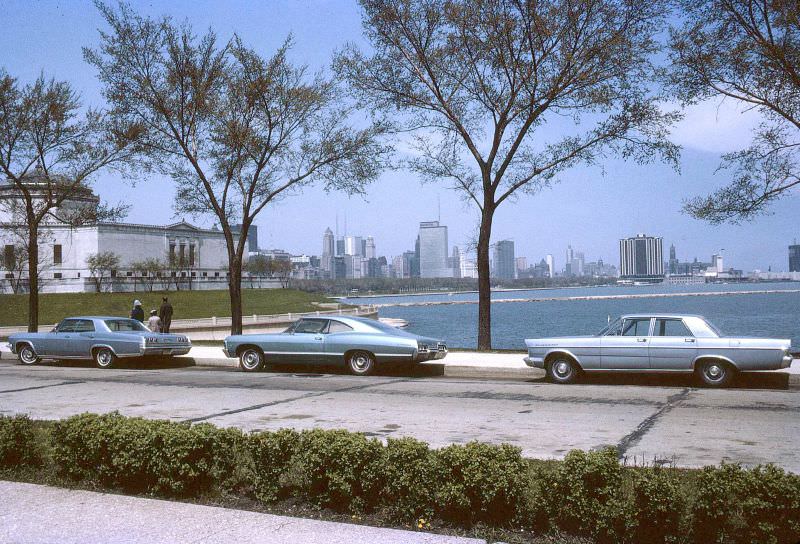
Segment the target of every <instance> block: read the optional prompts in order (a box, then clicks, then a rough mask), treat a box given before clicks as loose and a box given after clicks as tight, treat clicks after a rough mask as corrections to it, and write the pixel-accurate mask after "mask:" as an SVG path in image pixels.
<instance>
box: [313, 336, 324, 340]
mask: <svg viewBox="0 0 800 544" xmlns="http://www.w3.org/2000/svg"><path fill="white" fill-rule="evenodd" d="M314 340H322V337H321V336H315V337H314Z"/></svg>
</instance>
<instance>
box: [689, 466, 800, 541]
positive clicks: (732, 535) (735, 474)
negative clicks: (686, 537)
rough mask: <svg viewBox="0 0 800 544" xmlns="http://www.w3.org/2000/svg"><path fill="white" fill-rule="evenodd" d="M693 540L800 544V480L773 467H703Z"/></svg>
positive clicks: (699, 479) (693, 524)
mask: <svg viewBox="0 0 800 544" xmlns="http://www.w3.org/2000/svg"><path fill="white" fill-rule="evenodd" d="M697 489H698V492H697V497H696V498H695V503H694V516H693V519H692V528H693V531H692V532H693V535H694V539H695V542H763V543H783V542H797V541H798V540H800V477H798V476H796V475H792V474H787V473H786V472H784V471H783V470H781V469H779V468H776V467H774V466H771V465H767V466H766V467H756V468H754V469H752V470H750V471H748V470H745V469H743V468H742V467H740V466H739V465H722V466H720V467H706V468H704V469H703V470H702V471H701V473H700V476H699V477H698V480H697Z"/></svg>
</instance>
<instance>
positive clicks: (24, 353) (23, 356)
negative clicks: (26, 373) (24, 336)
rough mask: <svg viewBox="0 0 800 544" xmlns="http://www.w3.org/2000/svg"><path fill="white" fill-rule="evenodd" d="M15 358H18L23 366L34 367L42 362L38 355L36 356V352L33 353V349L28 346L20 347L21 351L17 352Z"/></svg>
mask: <svg viewBox="0 0 800 544" xmlns="http://www.w3.org/2000/svg"><path fill="white" fill-rule="evenodd" d="M17 357H18V358H19V362H20V363H22V364H23V365H35V364H36V363H38V362H39V361H41V360H42V359H41V358H40V357H39V356H38V355H36V352H35V351H33V348H32V347H31V346H30V345H29V344H25V345H24V346H22V349H20V350H19V353H18V354H17Z"/></svg>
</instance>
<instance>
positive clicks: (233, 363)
mask: <svg viewBox="0 0 800 544" xmlns="http://www.w3.org/2000/svg"><path fill="white" fill-rule="evenodd" d="M175 359H176V360H178V361H182V362H183V361H185V365H186V366H191V365H194V366H199V367H215V368H239V360H238V359H229V358H227V357H219V358H202V359H201V358H193V357H188V356H186V357H176V358H175ZM283 368H287V369H297V368H299V367H298V366H290V365H280V366H276V367H275V369H276V370H280V369H283ZM398 368H400V367H398ZM402 368H404V370H406V372H408V370H409V369H411V370H413V375H414V377H430V376H445V377H448V378H490V379H496V380H535V379H541V378H544V370H540V369H538V368H496V367H489V366H466V365H447V364H443V363H418V364H416V365H413V366H405V367H402ZM392 370H393V368H392V367H388V368H387V369H386V371H387V373H389V374H392V373H393V372H392Z"/></svg>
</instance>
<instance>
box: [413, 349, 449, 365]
mask: <svg viewBox="0 0 800 544" xmlns="http://www.w3.org/2000/svg"><path fill="white" fill-rule="evenodd" d="M445 357H447V348H445V349H439V350H436V351H431V350H425V351H416V352H415V353H414V362H417V363H424V362H425V361H438V360H439V359H444V358H445Z"/></svg>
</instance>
